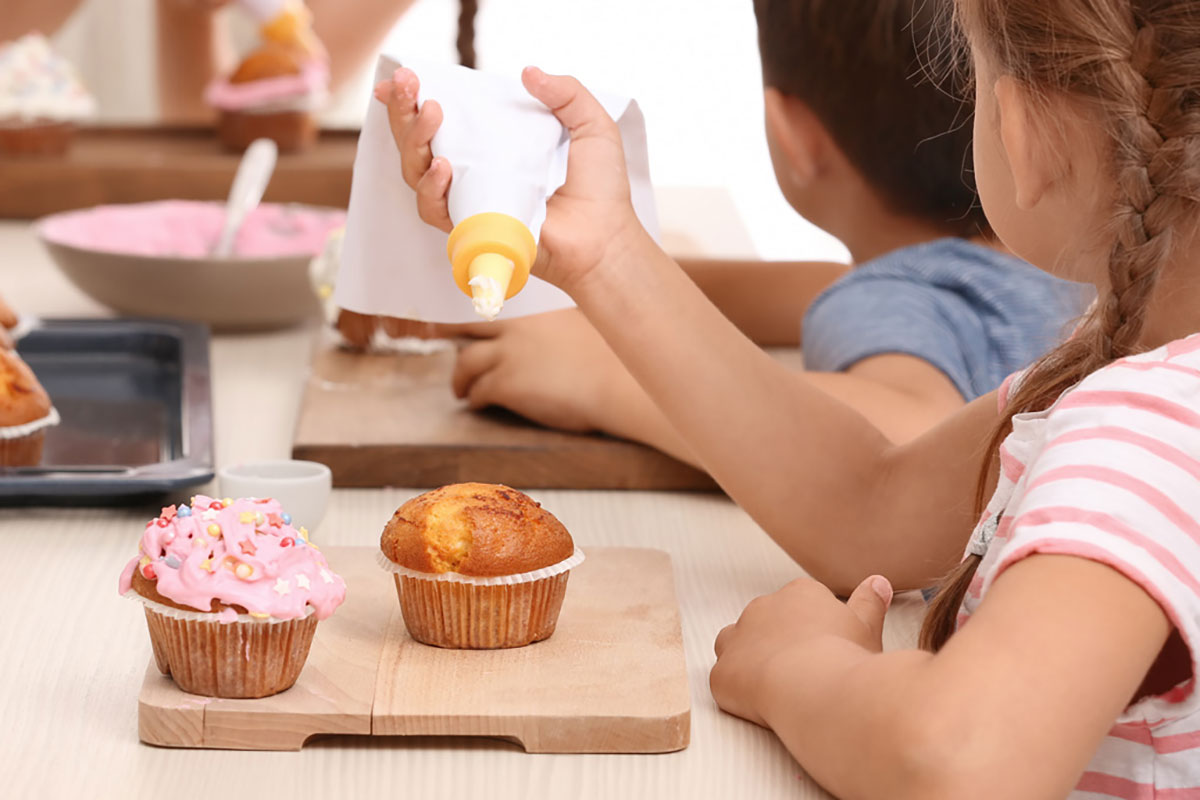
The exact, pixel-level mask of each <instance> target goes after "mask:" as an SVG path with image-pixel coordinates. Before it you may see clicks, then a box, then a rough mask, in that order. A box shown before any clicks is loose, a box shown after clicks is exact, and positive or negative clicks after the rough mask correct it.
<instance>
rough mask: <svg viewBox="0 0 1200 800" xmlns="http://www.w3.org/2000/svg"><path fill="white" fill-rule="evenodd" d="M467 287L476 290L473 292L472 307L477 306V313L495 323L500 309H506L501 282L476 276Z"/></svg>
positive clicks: (488, 276) (484, 276) (483, 276)
mask: <svg viewBox="0 0 1200 800" xmlns="http://www.w3.org/2000/svg"><path fill="white" fill-rule="evenodd" d="M467 285H468V286H470V287H471V288H472V289H473V290H474V291H472V292H471V305H473V306H475V313H476V314H478V315H479V316H481V317H483V318H484V319H486V320H487V321H488V322H493V321H494V320H495V319H496V317H497V316H499V314H500V309H502V308H504V295H503V294H502V293H501V292H500V282H499V281H498V280H496V279H495V278H493V277H492V276H490V275H476V276H475V277H474V278H471V280H469V281H467Z"/></svg>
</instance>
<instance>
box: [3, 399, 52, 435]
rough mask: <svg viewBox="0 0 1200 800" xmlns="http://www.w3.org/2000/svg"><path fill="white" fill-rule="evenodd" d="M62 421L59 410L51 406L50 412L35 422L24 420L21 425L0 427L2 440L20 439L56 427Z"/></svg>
mask: <svg viewBox="0 0 1200 800" xmlns="http://www.w3.org/2000/svg"><path fill="white" fill-rule="evenodd" d="M61 421H62V420H61V419H60V418H59V416H58V410H57V409H55V408H54V407H53V406H51V408H50V413H49V414H47V415H46V416H44V417H42V418H41V419H35V420H34V421H33V422H24V423H22V424H20V425H6V426H3V427H0V440H3V439H20V438H22V437H25V436H32V435H33V434H35V433H37V432H38V431H40V430H44V429H45V428H52V427H54V426H55V425H57V424H58V423H59V422H61Z"/></svg>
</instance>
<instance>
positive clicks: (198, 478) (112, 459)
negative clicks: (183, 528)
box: [0, 319, 213, 502]
mask: <svg viewBox="0 0 1200 800" xmlns="http://www.w3.org/2000/svg"><path fill="white" fill-rule="evenodd" d="M208 340H209V335H208V328H207V327H206V326H204V325H196V324H191V323H182V322H164V321H155V320H130V319H95V320H71V319H58V320H55V319H52V320H44V321H41V322H39V323H38V324H37V325H35V326H34V328H33V329H32V330H30V331H29V333H27V334H26V335H24V336H23V337H22V338H21V339H20V340H19V341H18V342H17V351H18V352H19V353H20V354H21V356H22V357H23V358H24V359H25V360H26V361H27V362H28V363H29V366H30V367H32V368H33V371H34V373H35V374H36V375H37V377H38V380H39V381H41V383H42V385H43V386H45V387H46V391H47V392H48V393H49V394H50V400H51V402H52V403H53V404H54V407H55V408H56V409H57V410H58V413H59V416H60V417H61V418H62V422H61V423H60V424H59V425H57V426H55V427H53V428H50V429H48V430H47V432H46V443H45V449H44V452H43V454H42V463H41V464H40V465H39V466H36V467H16V468H8V469H5V468H0V498H2V499H3V500H4V501H7V502H12V501H17V502H19V501H21V500H23V499H29V500H35V499H36V500H48V501H50V500H54V499H60V500H63V501H68V500H71V499H76V500H84V501H86V500H89V499H90V500H95V501H108V500H111V499H117V498H122V497H130V496H141V495H150V494H161V493H167V492H173V491H178V490H181V489H185V488H187V487H191V486H197V485H200V484H203V483H207V482H208V481H210V480H212V477H213V453H212V393H211V389H210V380H209V364H208Z"/></svg>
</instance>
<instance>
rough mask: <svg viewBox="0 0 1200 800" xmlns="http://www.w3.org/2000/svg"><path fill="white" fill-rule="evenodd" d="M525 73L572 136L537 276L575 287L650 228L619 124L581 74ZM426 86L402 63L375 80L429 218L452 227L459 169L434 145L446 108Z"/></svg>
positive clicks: (528, 85)
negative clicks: (634, 192)
mask: <svg viewBox="0 0 1200 800" xmlns="http://www.w3.org/2000/svg"><path fill="white" fill-rule="evenodd" d="M521 80H522V82H523V83H524V84H525V88H526V89H527V90H528V91H529V93H530V94H531V95H533V96H534V97H535V98H536V99H538V100H539V101H541V102H542V103H544V104H545V105H546V106H547V107H548V108H549V109H550V110H551V111H552V112H553V113H554V115H555V116H556V117H558V119H559V121H560V122H562V124H563V125H564V126H565V127H566V129H567V131H568V133H569V134H570V137H571V149H570V155H569V157H568V160H567V179H566V182H565V183H564V184H563V185H562V186H561V187H559V189H558V191H557V192H555V193H554V196H553V197H551V198H550V201H549V202H548V204H547V207H546V221H545V223H544V224H543V225H542V231H541V241H540V242H539V243H538V255H537V261H536V262H535V263H534V265H533V273H534V274H535V275H538V276H539V277H541V278H544V279H546V280H548V281H550V282H551V283H553V284H556V285H557V286H559V287H561V288H563V289H564V290H566V291H567V292H568V293H571V292H573V291H574V290H575V287H577V286H578V285H579V284H580V283H581V282H583V281H585V280H586V279H587V276H588V275H589V274H590V273H591V271H592V270H593V269H595V268H596V267H597V266H598V265H600V264H602V263H604V261H605V259H606V256H607V255H609V254H610V253H612V252H618V251H619V250H621V249H623V248H626V247H627V246H628V244H629V242H630V241H631V237H632V238H636V237H637V236H638V235H639V234H640V233H641V232H642V230H641V225H640V223H639V222H638V220H637V216H636V215H635V214H634V212H633V206H632V204H631V202H630V199H629V178H628V176H627V175H626V173H625V153H624V150H623V148H622V146H621V136H620V133H619V131H618V130H617V125H616V123H615V122H613V121H612V119H611V118H610V117H609V116H608V114H607V113H605V111H604V108H603V107H602V106H601V105H600V103H599V102H598V101H597V100H596V98H594V97H593V96H592V95H591V94H590V93H589V92H588V91H587V90H586V89H584V88H583V86H582V85H581V84H580V83H579V81H577V80H575V79H574V78H571V77H567V76H557V75H547V74H546V73H544V72H542V71H541V70H539V69H537V68H536V67H527V68H526V69H525V71H524V72H523V73H522V74H521ZM418 85H419V84H418V81H417V76H416V75H415V74H414V73H413V72H412V70H409V69H405V68H403V67H401V68H400V69H398V70H396V73H395V75H394V76H393V77H392V80H391V81H383V82H381V83H380V84H379V85H378V86H376V87H375V97H376V98H377V99H378V100H380V102H383V103H385V104H386V105H387V108H388V119H389V122H390V124H391V128H392V135H393V137H394V138H395V140H396V146H397V148H398V149H399V150H400V159H401V164H402V169H403V173H404V180H405V182H406V183H408V185H409V186H411V187H412V188H413V189H414V190H415V191H416V192H417V209H418V212H419V213H420V215H421V219H423V220H424V221H425V222H427V223H428V224H430V225H433V226H434V227H436V228H439V229H440V230H443V231H449V230H450V229H451V228H452V227H453V223H452V222H451V220H450V216H449V213H448V212H447V207H446V192H447V191H448V190H449V188H450V183H451V180H452V175H451V168H450V164H449V163H448V162H447V161H446V160H445V159H443V158H434V157H433V152H432V150H431V149H430V142H431V141H432V139H433V135H434V133H436V132H437V129H438V126H439V125H440V124H441V121H442V110H441V107H440V106H439V105H438V104H437V102H436V101H433V100H428V101H426V102H425V103H424V104H423V105H422V106H421V107H420V108H419V109H418V108H417V105H416V97H417V89H418Z"/></svg>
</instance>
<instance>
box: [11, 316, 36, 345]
mask: <svg viewBox="0 0 1200 800" xmlns="http://www.w3.org/2000/svg"><path fill="white" fill-rule="evenodd" d="M41 325H42V321H41V320H40V319H38V318H37V317H35V316H33V315H31V314H19V315H18V316H17V324H16V326H15V327H14V328H12V329H11V330H10V331H9V332H8V335H9V336H11V337H12V339H13V341H14V342H19V341H20V340H21V339H22V338H23V337H25V336H26V335H28V334H29V332H30V331H32V330H33V329H34V328H40V327H41Z"/></svg>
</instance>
